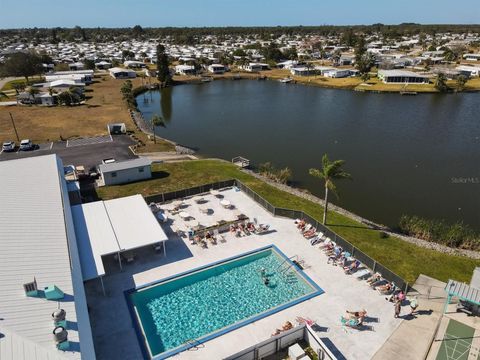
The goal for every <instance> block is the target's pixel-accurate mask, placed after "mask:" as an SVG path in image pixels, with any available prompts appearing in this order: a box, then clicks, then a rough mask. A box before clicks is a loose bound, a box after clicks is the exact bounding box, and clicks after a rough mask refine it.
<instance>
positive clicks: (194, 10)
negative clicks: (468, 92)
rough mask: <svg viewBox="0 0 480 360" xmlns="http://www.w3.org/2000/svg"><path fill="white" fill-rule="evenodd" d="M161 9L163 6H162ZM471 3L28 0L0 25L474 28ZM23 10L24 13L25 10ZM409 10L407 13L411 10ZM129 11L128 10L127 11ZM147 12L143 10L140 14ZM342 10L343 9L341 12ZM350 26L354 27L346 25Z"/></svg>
mask: <svg viewBox="0 0 480 360" xmlns="http://www.w3.org/2000/svg"><path fill="white" fill-rule="evenodd" d="M165 5H167V6H168V7H165ZM477 6H478V4H477V3H476V0H459V1H457V2H454V3H453V2H451V1H448V0H436V1H435V0H425V1H422V2H420V3H419V2H418V1H415V0H405V2H403V3H402V4H388V7H387V6H385V5H384V4H383V2H382V1H381V0H370V1H369V3H368V5H367V4H364V3H358V2H356V1H355V0H345V1H344V2H343V3H342V4H337V3H335V4H332V3H328V4H320V3H318V2H316V1H315V0H302V1H301V2H296V3H293V4H292V3H291V2H289V1H287V0H278V1H277V2H276V3H275V5H274V6H272V5H270V4H268V3H267V2H255V1H253V0H244V1H243V2H242V3H238V2H234V1H232V0H227V1H222V2H220V1H219V0H204V1H202V2H201V3H200V2H197V1H195V0H184V1H183V2H182V3H173V4H172V3H168V4H165V3H164V2H162V1H155V0H142V1H141V2H140V3H139V2H138V1H134V0H119V1H118V2H116V3H115V4H113V5H112V4H111V3H110V2H100V3H96V2H95V1H94V0H85V1H83V2H82V3H72V4H69V6H68V8H66V7H65V6H64V4H63V3H61V2H60V1H59V0H52V1H50V3H49V6H48V7H45V6H44V4H41V3H38V2H36V1H34V0H26V1H23V2H22V3H14V2H9V3H5V4H2V10H3V11H2V12H1V13H0V24H1V26H2V30H9V29H24V28H55V27H62V28H73V27H75V26H80V27H82V28H97V27H101V28H107V29H108V28H129V27H133V26H135V25H140V26H142V27H144V28H168V27H178V28H183V27H188V28H204V27H207V28H210V27H212V28H213V27H216V28H222V27H278V26H280V27H294V26H305V27H309V26H362V25H363V26H365V25H366V26H368V24H377V23H382V24H385V25H399V24H402V23H415V24H419V25H457V24H459V25H478V24H480V12H478V11H477V12H475V11H462V13H461V15H458V13H459V10H460V9H461V8H464V9H468V8H472V9H475V8H476V7H477ZM25 9H28V11H25ZM412 9H413V10H412ZM132 10H134V11H132ZM145 10H148V11H145ZM345 10H347V11H345ZM352 24H356V25H352Z"/></svg>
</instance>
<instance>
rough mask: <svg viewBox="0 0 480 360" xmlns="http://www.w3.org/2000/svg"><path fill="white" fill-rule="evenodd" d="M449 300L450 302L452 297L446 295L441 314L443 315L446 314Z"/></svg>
mask: <svg viewBox="0 0 480 360" xmlns="http://www.w3.org/2000/svg"><path fill="white" fill-rule="evenodd" d="M451 300H452V295H450V294H448V295H447V301H446V302H445V307H444V308H443V313H444V314H445V313H446V312H447V307H448V305H449V304H450V301H451Z"/></svg>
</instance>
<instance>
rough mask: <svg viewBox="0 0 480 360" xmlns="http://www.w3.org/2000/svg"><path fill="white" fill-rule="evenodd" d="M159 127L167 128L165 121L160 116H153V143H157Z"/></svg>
mask: <svg viewBox="0 0 480 360" xmlns="http://www.w3.org/2000/svg"><path fill="white" fill-rule="evenodd" d="M157 126H162V127H165V120H163V118H162V117H161V116H160V115H157V114H155V115H153V116H152V131H153V143H154V144H156V143H157V137H156V136H155V128H156V127H157Z"/></svg>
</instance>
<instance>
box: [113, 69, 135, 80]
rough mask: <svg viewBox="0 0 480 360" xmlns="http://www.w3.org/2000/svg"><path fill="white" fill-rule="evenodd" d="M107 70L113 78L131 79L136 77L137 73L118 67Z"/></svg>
mask: <svg viewBox="0 0 480 360" xmlns="http://www.w3.org/2000/svg"><path fill="white" fill-rule="evenodd" d="M108 72H109V73H110V76H111V77H113V78H114V79H133V78H136V77H137V73H136V72H135V71H133V70H130V69H124V68H119V67H114V68H111V69H108Z"/></svg>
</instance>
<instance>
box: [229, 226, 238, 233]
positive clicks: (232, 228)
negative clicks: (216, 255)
mask: <svg viewBox="0 0 480 360" xmlns="http://www.w3.org/2000/svg"><path fill="white" fill-rule="evenodd" d="M229 231H230V233H232V234H235V233H236V232H237V228H236V227H235V225H233V224H231V225H230V230H229Z"/></svg>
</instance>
